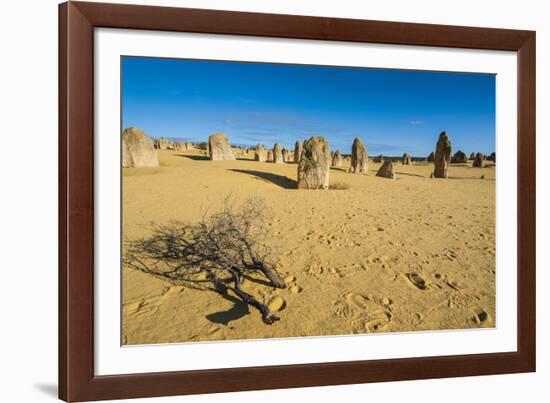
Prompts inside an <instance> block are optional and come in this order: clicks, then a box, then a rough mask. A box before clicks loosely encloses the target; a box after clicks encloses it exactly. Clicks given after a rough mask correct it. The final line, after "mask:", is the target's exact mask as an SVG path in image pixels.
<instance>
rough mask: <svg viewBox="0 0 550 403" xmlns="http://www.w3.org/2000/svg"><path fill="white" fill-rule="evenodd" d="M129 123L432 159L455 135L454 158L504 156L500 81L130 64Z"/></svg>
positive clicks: (126, 83) (167, 132) (204, 135)
mask: <svg viewBox="0 0 550 403" xmlns="http://www.w3.org/2000/svg"><path fill="white" fill-rule="evenodd" d="M122 126H123V128H125V127H129V126H135V127H138V128H140V129H141V130H143V131H145V132H146V133H148V134H149V135H150V136H151V137H154V138H157V137H161V136H164V137H169V138H174V139H182V140H189V141H206V140H207V139H208V136H209V135H210V134H212V133H214V132H218V131H224V132H225V133H226V134H227V135H228V137H229V139H230V142H231V143H232V144H243V145H255V144H257V143H263V144H264V145H265V146H267V147H272V146H273V143H275V142H279V143H281V145H282V146H286V147H293V146H294V143H295V141H296V140H297V139H301V140H303V139H306V138H309V137H311V136H313V135H323V136H325V137H326V138H327V139H328V141H329V143H330V147H331V149H332V150H335V149H340V151H342V152H343V153H349V152H350V149H351V144H352V142H353V138H354V137H356V136H358V137H360V138H361V139H362V140H363V142H364V143H365V144H366V146H367V149H368V151H369V155H373V156H374V155H378V154H385V155H401V154H403V153H404V152H408V153H411V154H412V155H415V156H426V155H428V154H429V153H430V152H431V151H433V149H434V147H435V142H436V141H437V137H438V135H439V132H441V131H442V130H446V131H447V133H448V134H449V137H450V139H451V141H452V144H453V152H455V151H457V150H459V149H461V150H463V151H464V152H466V153H468V154H470V153H471V152H477V151H481V152H484V153H486V154H488V153H491V152H493V151H494V150H495V76H494V75H492V74H468V73H447V72H429V71H413V70H388V69H368V68H351V67H328V66H304V65H287V64H267V63H242V62H221V61H203V60H186V59H159V58H142V57H123V58H122Z"/></svg>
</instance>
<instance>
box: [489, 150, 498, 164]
mask: <svg viewBox="0 0 550 403" xmlns="http://www.w3.org/2000/svg"><path fill="white" fill-rule="evenodd" d="M487 159H488V160H489V161H493V162H497V153H496V152H494V151H493V152H492V153H491V155H489V156H488V157H487Z"/></svg>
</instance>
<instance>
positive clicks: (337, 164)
mask: <svg viewBox="0 0 550 403" xmlns="http://www.w3.org/2000/svg"><path fill="white" fill-rule="evenodd" d="M332 166H333V167H334V168H342V154H340V150H336V151H334V155H333V156H332Z"/></svg>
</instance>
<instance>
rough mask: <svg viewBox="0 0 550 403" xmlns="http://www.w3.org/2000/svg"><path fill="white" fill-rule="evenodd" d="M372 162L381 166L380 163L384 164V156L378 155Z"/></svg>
mask: <svg viewBox="0 0 550 403" xmlns="http://www.w3.org/2000/svg"><path fill="white" fill-rule="evenodd" d="M372 161H373V162H376V163H377V164H381V163H382V162H384V156H383V155H382V154H380V155H379V156H378V157H374V158H373V159H372Z"/></svg>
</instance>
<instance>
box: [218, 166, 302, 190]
mask: <svg viewBox="0 0 550 403" xmlns="http://www.w3.org/2000/svg"><path fill="white" fill-rule="evenodd" d="M229 171H231V172H237V173H241V174H247V175H251V176H255V177H256V178H259V179H262V180H264V181H268V182H271V183H274V184H275V185H277V186H280V187H282V188H284V189H296V181H294V180H292V179H290V178H288V177H286V176H283V175H277V174H272V173H270V172H262V171H252V170H248V169H230V170H229Z"/></svg>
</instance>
